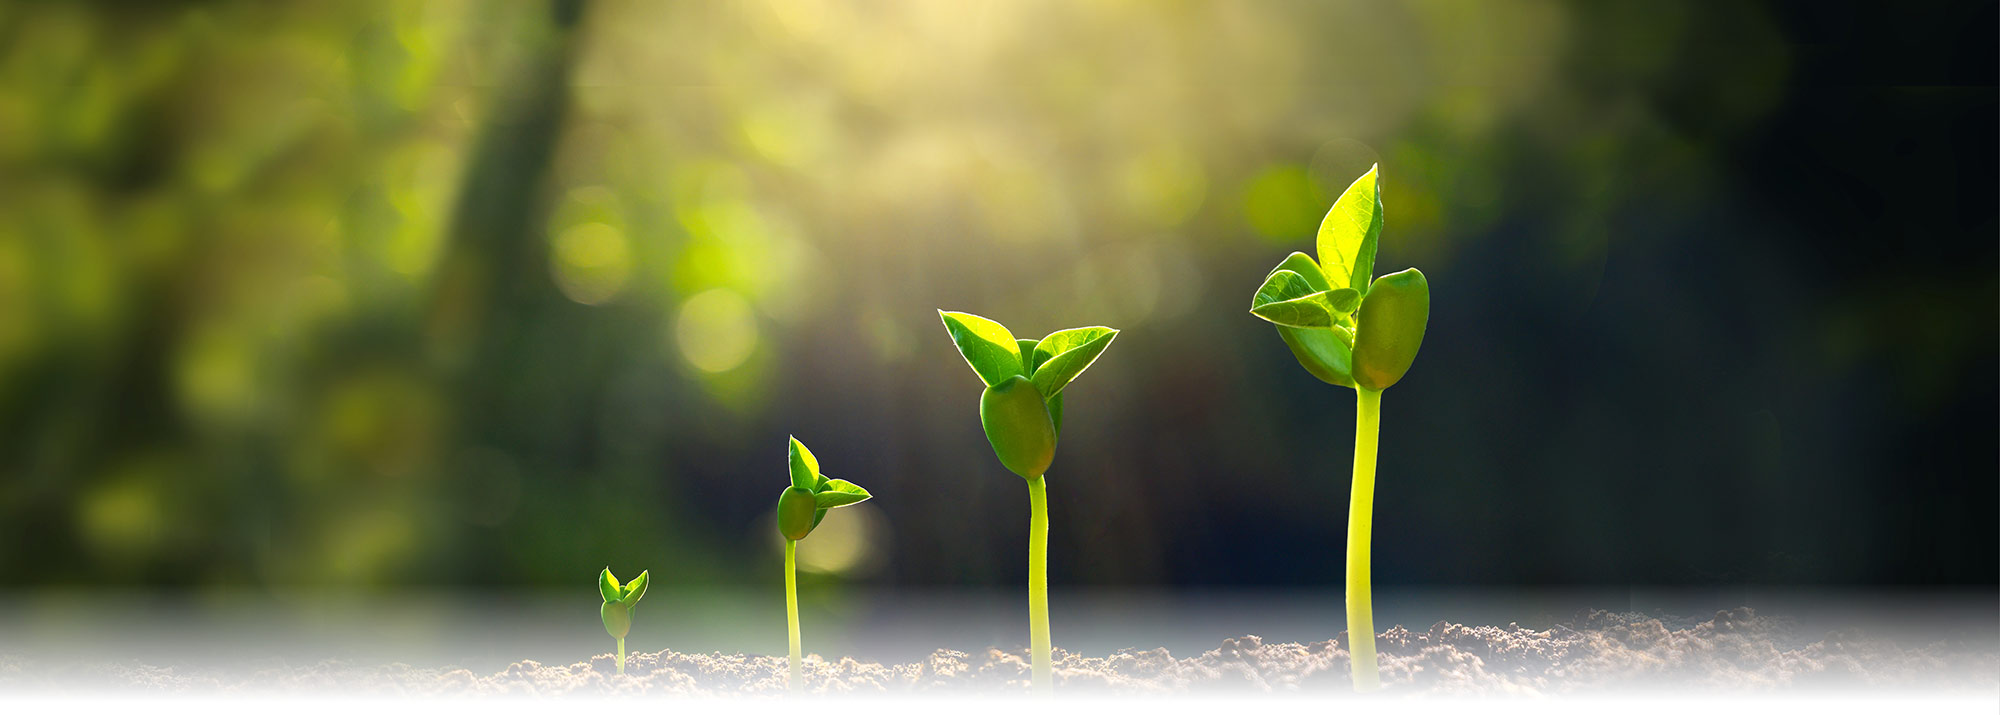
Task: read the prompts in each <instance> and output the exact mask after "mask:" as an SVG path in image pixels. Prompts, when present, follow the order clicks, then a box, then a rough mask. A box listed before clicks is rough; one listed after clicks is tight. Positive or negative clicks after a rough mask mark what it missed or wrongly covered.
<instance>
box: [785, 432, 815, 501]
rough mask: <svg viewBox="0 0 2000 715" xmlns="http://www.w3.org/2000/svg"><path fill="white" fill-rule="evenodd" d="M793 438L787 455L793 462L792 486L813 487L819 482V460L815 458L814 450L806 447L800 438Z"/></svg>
mask: <svg viewBox="0 0 2000 715" xmlns="http://www.w3.org/2000/svg"><path fill="white" fill-rule="evenodd" d="M791 440H792V443H791V446H790V447H789V448H787V450H786V456H787V457H788V458H789V460H788V461H789V462H790V463H791V469H792V486H795V487H799V488H802V489H812V488H813V486H814V485H815V484H817V483H818V482H819V460H818V459H814V458H813V453H812V450H810V449H806V445H805V443H803V442H800V441H799V438H797V437H793V438H791Z"/></svg>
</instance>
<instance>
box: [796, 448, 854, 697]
mask: <svg viewBox="0 0 2000 715" xmlns="http://www.w3.org/2000/svg"><path fill="white" fill-rule="evenodd" d="M791 442H792V444H791V448H790V455H789V456H790V461H791V470H792V484H791V486H788V487H785V491H784V492H782V493H780V494H778V533H780V534H783V535H784V536H785V620H786V622H787V625H789V626H790V627H791V636H792V653H791V670H790V671H789V673H788V674H787V675H786V680H785V683H786V684H787V686H789V687H790V688H791V689H793V690H798V689H799V687H800V686H801V685H802V679H801V678H800V676H799V669H800V664H799V660H800V657H801V656H800V653H801V648H800V644H799V577H798V573H799V566H798V561H799V540H801V539H804V538H806V536H807V535H808V534H811V533H812V530H813V529H816V528H819V522H820V520H821V519H825V518H826V510H828V509H834V508H838V507H843V506H853V505H855V504H860V503H861V502H864V501H868V498H869V497H870V496H872V495H870V494H869V493H868V490H866V489H862V488H861V487H860V486H858V485H856V484H854V483H853V482H850V481H847V480H845V479H828V478H827V476H826V475H824V474H820V473H819V460H818V459H814V458H813V453H812V450H809V449H806V446H805V445H804V444H800V443H799V440H798V438H797V437H793V438H792V440H791Z"/></svg>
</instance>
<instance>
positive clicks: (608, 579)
mask: <svg viewBox="0 0 2000 715" xmlns="http://www.w3.org/2000/svg"><path fill="white" fill-rule="evenodd" d="M597 593H598V595H600V596H603V597H604V600H606V601H616V600H618V596H619V595H620V593H621V591H620V590H619V588H618V577H617V576H613V575H611V567H609V566H606V567H604V572H603V573H600V574H598V575H597Z"/></svg>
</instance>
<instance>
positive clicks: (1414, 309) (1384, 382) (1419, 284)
mask: <svg viewBox="0 0 2000 715" xmlns="http://www.w3.org/2000/svg"><path fill="white" fill-rule="evenodd" d="M1430 317H1431V286H1430V283H1429V282H1427V281H1425V280H1424V274H1423V272H1422V271H1419V270H1417V269H1415V268H1411V269H1407V270H1404V271H1401V272H1397V273H1391V274H1389V275H1386V276H1382V277H1381V278H1377V279H1375V283H1374V285H1372V286H1370V287H1369V288H1368V295H1367V296H1365V297H1363V298H1362V299H1361V310H1360V312H1359V313H1357V314H1356V315H1355V321H1354V322H1355V334H1354V383H1355V384H1356V385H1359V386H1361V387H1364V388H1367V389H1370V390H1383V389H1388V387H1389V386H1390V385H1394V384H1396V381H1398V380H1401V379H1403V373H1406V372H1409V371H1410V363H1412V362H1415V361H1416V359H1417V348H1420V347H1423V344H1424V328H1425V326H1426V325H1427V324H1429V323H1430Z"/></svg>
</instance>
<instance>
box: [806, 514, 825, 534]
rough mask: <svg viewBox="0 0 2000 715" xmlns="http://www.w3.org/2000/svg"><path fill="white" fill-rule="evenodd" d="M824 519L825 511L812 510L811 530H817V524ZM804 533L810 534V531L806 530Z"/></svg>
mask: <svg viewBox="0 0 2000 715" xmlns="http://www.w3.org/2000/svg"><path fill="white" fill-rule="evenodd" d="M825 518H826V510H825V509H815V510H813V525H812V528H813V529H817V528H819V522H820V520H821V519H825ZM806 533H812V529H807V530H806Z"/></svg>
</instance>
